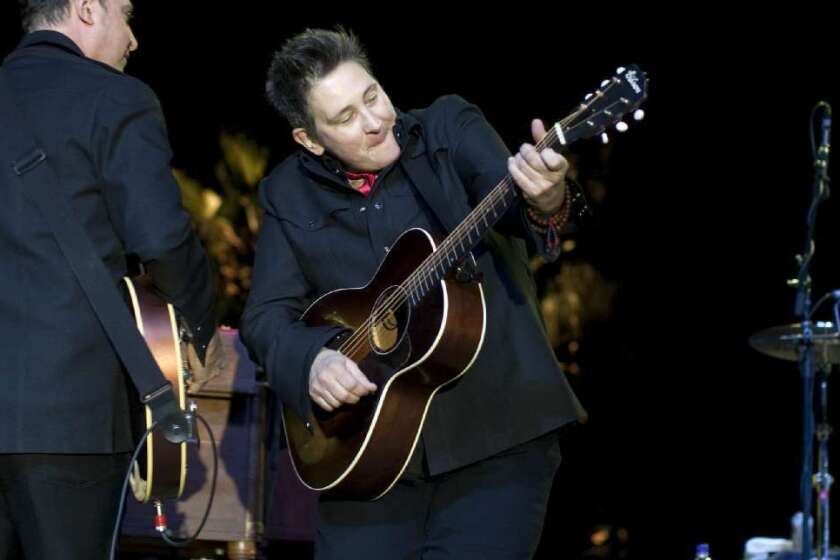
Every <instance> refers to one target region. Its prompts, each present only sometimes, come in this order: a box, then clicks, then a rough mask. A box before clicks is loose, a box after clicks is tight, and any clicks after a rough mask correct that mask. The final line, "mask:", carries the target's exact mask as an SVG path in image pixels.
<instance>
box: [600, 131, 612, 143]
mask: <svg viewBox="0 0 840 560" xmlns="http://www.w3.org/2000/svg"><path fill="white" fill-rule="evenodd" d="M609 143H610V137H609V136H607V133H606V132H602V133H601V144H609Z"/></svg>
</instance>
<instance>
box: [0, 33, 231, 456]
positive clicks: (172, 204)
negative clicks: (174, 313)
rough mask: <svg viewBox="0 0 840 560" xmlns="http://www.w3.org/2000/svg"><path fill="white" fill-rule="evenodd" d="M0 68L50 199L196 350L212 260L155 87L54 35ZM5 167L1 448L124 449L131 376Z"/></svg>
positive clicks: (210, 314)
mask: <svg viewBox="0 0 840 560" xmlns="http://www.w3.org/2000/svg"><path fill="white" fill-rule="evenodd" d="M0 71H2V72H4V73H5V74H6V76H7V78H8V81H9V82H10V85H11V86H12V89H13V90H14V91H15V93H17V94H18V98H19V100H20V101H21V102H22V103H23V106H24V108H25V113H26V117H27V119H28V120H29V121H30V123H31V125H32V127H33V129H34V130H33V132H34V134H35V136H36V137H37V138H38V139H39V140H40V142H41V143H42V145H43V147H44V149H45V151H46V152H47V154H48V158H49V161H50V162H51V164H52V165H53V167H54V168H55V169H56V171H57V173H58V175H59V178H60V179H59V180H60V185H54V186H53V188H55V189H56V190H57V191H58V190H59V189H60V191H61V192H60V194H57V195H56V196H61V197H62V198H63V199H64V200H66V201H68V203H69V204H71V205H72V210H73V214H74V215H75V217H76V218H77V219H78V220H79V221H80V222H81V224H82V226H83V228H84V229H85V230H86V231H87V233H88V234H89V235H90V238H91V240H92V241H93V244H94V247H95V248H96V250H97V252H98V254H99V256H100V257H101V258H102V260H103V261H104V262H105V264H106V267H107V268H108V270H109V271H110V272H111V275H112V277H113V280H114V283H115V284H116V283H118V282H119V280H120V278H121V277H122V276H124V275H125V274H126V272H127V259H128V258H129V256H131V255H133V256H136V258H137V259H139V260H140V261H141V262H143V263H145V264H146V268H147V271H148V272H149V273H150V274H151V275H152V277H153V280H154V283H155V286H156V287H157V288H158V289H159V291H160V292H161V293H162V295H164V296H165V297H166V298H167V299H168V300H169V301H170V302H172V303H173V304H174V305H175V306H176V308H177V309H178V310H179V311H180V312H181V313H182V314H183V315H184V316H185V318H186V320H187V321H188V322H189V323H190V324H191V325H192V326H193V329H194V330H195V331H197V334H198V337H199V341H198V342H199V345H202V346H203V345H206V342H207V338H208V337H209V336H210V335H211V334H212V331H213V326H214V323H215V317H214V309H213V287H212V284H213V283H212V278H211V272H210V266H209V262H208V260H207V258H206V256H205V254H204V251H203V249H202V247H201V244H200V242H199V240H198V238H197V236H196V234H195V232H194V230H193V228H192V226H191V223H190V219H189V216H188V215H187V213H186V212H185V211H184V209H183V207H182V206H181V201H180V194H179V190H178V186H177V184H176V182H175V180H174V178H173V176H172V173H171V170H170V165H169V161H170V157H171V154H170V148H169V141H168V139H167V134H166V128H165V124H164V120H163V115H162V113H161V110H160V106H159V103H158V101H157V98H156V97H155V95H154V94H153V93H152V91H151V90H150V89H149V88H148V87H147V86H145V85H144V84H143V83H142V82H140V81H138V80H136V79H134V78H131V77H129V76H127V75H125V74H123V73H121V72H118V71H116V70H113V69H111V68H110V67H108V66H106V65H104V64H101V63H99V62H96V61H93V60H91V59H88V58H86V57H84V56H83V54H82V52H81V51H80V50H79V48H78V47H77V46H76V45H75V44H74V43H73V42H72V41H71V40H70V39H68V38H67V37H66V36H64V35H62V34H60V33H56V32H52V31H38V32H35V33H31V34H29V35H27V36H26V37H24V39H23V40H22V42H21V43H20V45H19V47H18V49H17V50H16V51H14V52H13V53H12V54H11V55H9V57H7V59H6V61H5V62H4V64H3V67H2V70H0ZM10 110H16V108H14V107H0V111H10ZM19 155H20V154H0V157H2V159H3V161H7V162H8V161H12V160H13V159H15V157H17V156H19ZM9 168H10V166H8V165H5V166H4V170H5V171H4V172H3V174H1V175H0V192H2V201H3V203H2V204H0V255H2V258H0V453H110V452H124V451H128V450H130V449H131V448H132V441H131V439H132V438H131V434H130V427H129V421H128V407H129V399H130V398H131V397H130V396H129V391H128V383H127V378H126V376H125V374H124V373H123V370H122V367H121V365H120V363H119V360H118V358H117V356H116V354H115V353H114V351H113V349H112V348H111V345H110V343H109V341H108V339H107V337H106V334H105V333H104V332H103V330H102V327H101V325H100V324H99V322H98V320H97V318H96V316H95V314H94V313H93V311H92V309H91V307H90V305H89V303H88V301H87V299H86V298H85V295H84V293H83V292H82V291H81V288H80V287H79V285H78V284H77V281H76V278H75V276H74V275H73V273H72V271H71V270H70V268H69V267H68V265H67V263H66V261H65V259H64V257H63V256H62V254H61V252H60V251H59V248H58V246H57V245H56V243H55V241H54V239H53V238H52V233H51V231H50V230H49V228H48V227H47V225H46V223H45V222H44V220H43V219H42V217H41V216H40V214H39V211H38V210H37V208H35V207H34V206H33V205H32V204H31V203H30V202H29V201H28V199H27V197H26V196H24V194H23V193H22V192H21V191H20V184H19V183H18V182H16V181H13V180H12V179H11V178H10V177H9V176H8V175H7V173H8V172H9Z"/></svg>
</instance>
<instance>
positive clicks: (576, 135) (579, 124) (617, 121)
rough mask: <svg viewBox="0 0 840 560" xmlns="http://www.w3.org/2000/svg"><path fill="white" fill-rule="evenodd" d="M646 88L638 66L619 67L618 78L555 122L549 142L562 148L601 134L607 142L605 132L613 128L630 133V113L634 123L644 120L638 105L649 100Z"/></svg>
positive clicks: (606, 82) (642, 112)
mask: <svg viewBox="0 0 840 560" xmlns="http://www.w3.org/2000/svg"><path fill="white" fill-rule="evenodd" d="M647 88H648V79H647V75H646V74H645V73H644V72H643V71H642V70H641V69H640V68H639V67H638V66H635V65H631V66H628V67H626V68H619V69H618V70H616V73H615V76H613V77H612V78H611V79H609V80H604V81H603V82H601V85H600V87H599V88H598V89H597V90H595V92H594V93H591V94H589V95H587V96H586V97H585V98H584V101H583V103H581V105H580V107H579V108H578V109H577V110H576V111H575V112H574V113H572V114H571V115H569V116H568V117H566V118H565V119H563V120H561V121H558V122H556V123H554V127H553V130H552V131H551V132H550V133H549V134H550V138H548V137H547V140H548V141H550V142H552V143H553V144H555V146H559V147H563V146H568V145H569V144H571V143H572V142H575V141H577V140H580V139H584V138H591V137H593V136H596V135H598V134H600V135H601V138H602V140H603V141H604V142H605V143H606V142H607V136H606V130H607V129H608V128H610V127H611V126H615V128H616V130H618V131H619V132H625V131H626V130H627V128H628V125H627V123H626V122H624V120H623V119H624V117H625V115H627V114H628V113H631V112H632V113H633V118H634V119H635V120H642V118H644V111H643V110H641V109H639V106H640V105H641V104H642V103H643V102H644V101H645V99H647V91H648V90H647Z"/></svg>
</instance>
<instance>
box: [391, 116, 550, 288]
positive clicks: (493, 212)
mask: <svg viewBox="0 0 840 560" xmlns="http://www.w3.org/2000/svg"><path fill="white" fill-rule="evenodd" d="M555 145H557V146H560V147H562V146H564V145H565V140H564V138H563V134H562V129H561V128H560V126H559V124H558V125H555V126H554V127H552V128H551V130H549V132H548V133H547V134H546V135H545V137H544V138H543V139H542V141H540V142H539V143H538V144H537V146H536V147H537V149H538V150H540V151H542V150H543V149H545V148H546V147H547V146H555ZM518 196H519V193H518V190H517V187H516V185H515V184H514V182H513V178H512V177H511V176H510V175H506V176H505V177H504V179H502V180H501V181H499V183H498V184H497V185H496V186H495V187H494V188H493V190H491V191H490V193H489V194H488V195H487V196H485V197H484V199H483V200H482V201H481V202H480V203H479V204H478V206H476V207H475V208H474V209H473V210H472V212H470V213H469V214H468V215H467V217H466V218H464V220H463V221H462V222H461V223H460V224H458V227H456V228H455V229H454V230H453V231H452V232H451V233H450V234H449V235H448V236H447V237H446V238H445V239H444V240H443V242H441V244H440V245H439V246H438V247H437V249H435V251H434V252H433V253H432V254H431V255H429V257H427V258H426V260H425V261H423V263H422V264H421V265H420V266H418V267H417V270H415V271H414V272H413V273H412V274H411V275H410V276H409V277H408V278H407V279H406V280H405V282H403V284H402V287H403V289H404V290H406V292H407V293H408V294H409V299H410V301H411V302H412V303H413V304H414V303H416V302H418V301H419V300H420V299H422V298H423V296H425V295H426V294H427V293H428V292H429V291H430V290H432V289H433V288H434V287H435V286H436V285H437V283H438V282H440V280H441V279H442V278H443V277H444V276H445V275H446V273H447V272H449V271H450V270H451V269H452V268H453V267H454V266H457V265H458V264H459V263H460V262H462V261H463V260H464V258H465V257H466V256H467V255H468V254H469V252H470V251H471V250H472V249H473V248H475V246H476V245H478V243H479V242H480V241H481V239H482V238H483V237H484V235H485V234H486V233H487V231H488V230H489V229H490V228H492V227H493V226H494V225H495V224H496V223H497V222H498V221H499V220H500V219H501V218H502V216H504V214H505V212H507V211H508V209H510V207H511V206H512V205H513V203H514V202H515V200H516V199H517V198H518Z"/></svg>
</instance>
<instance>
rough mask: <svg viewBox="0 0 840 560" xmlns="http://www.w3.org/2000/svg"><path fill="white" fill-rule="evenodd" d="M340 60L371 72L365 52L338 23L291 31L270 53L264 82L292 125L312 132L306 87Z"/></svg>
mask: <svg viewBox="0 0 840 560" xmlns="http://www.w3.org/2000/svg"><path fill="white" fill-rule="evenodd" d="M343 62H356V63H358V64H359V65H361V66H362V67H363V68H364V69H365V70H366V71H367V72H368V73H369V74H371V71H370V63H369V62H368V57H367V53H366V52H365V49H364V47H362V44H361V43H360V42H359V40H358V39H357V38H356V36H355V35H354V34H353V33H352V32H348V31H345V30H344V29H343V28H341V27H338V28H336V29H335V30H334V31H328V30H325V29H307V30H306V31H304V32H302V33H299V34H297V35H295V36H294V37H292V38H291V39H289V40H288V41H286V43H285V44H284V45H283V47H282V48H281V49H280V50H279V51H277V52H275V53H274V57H273V59H272V61H271V66H270V67H269V69H268V81H267V82H266V94H267V95H268V100H269V102H270V103H271V104H272V105H273V106H274V108H275V109H277V111H278V112H279V113H280V114H281V115H283V116H284V117H285V118H286V120H287V121H289V124H290V125H291V126H292V128H304V129H306V130H307V132H309V134H310V135H313V136H315V134H316V133H315V122H314V119H313V118H312V114H311V112H310V111H309V105H308V103H307V97H308V95H309V90H310V89H311V88H312V86H313V85H314V84H315V83H316V82H317V81H318V80H320V79H322V78H323V77H324V76H326V75H327V74H329V73H330V72H332V71H333V70H335V69H336V67H338V66H339V65H340V64H342V63H343Z"/></svg>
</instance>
